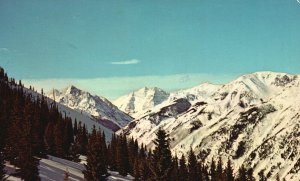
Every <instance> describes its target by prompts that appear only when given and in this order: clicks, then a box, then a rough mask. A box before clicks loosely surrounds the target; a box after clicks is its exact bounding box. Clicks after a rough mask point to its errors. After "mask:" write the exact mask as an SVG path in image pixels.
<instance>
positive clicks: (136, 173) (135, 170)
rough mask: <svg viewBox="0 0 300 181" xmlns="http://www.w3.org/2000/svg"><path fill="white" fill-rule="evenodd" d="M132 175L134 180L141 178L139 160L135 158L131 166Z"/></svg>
mask: <svg viewBox="0 0 300 181" xmlns="http://www.w3.org/2000/svg"><path fill="white" fill-rule="evenodd" d="M133 177H134V180H135V181H139V180H141V175H140V170H139V160H138V159H135V161H134V166H133Z"/></svg>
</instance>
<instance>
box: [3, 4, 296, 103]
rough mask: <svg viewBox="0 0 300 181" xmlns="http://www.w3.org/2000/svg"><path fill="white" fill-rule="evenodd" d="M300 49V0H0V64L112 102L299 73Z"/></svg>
mask: <svg viewBox="0 0 300 181" xmlns="http://www.w3.org/2000/svg"><path fill="white" fill-rule="evenodd" d="M299 47H300V3H298V2H297V0H263V1H262V0H251V1H250V0H248V1H246V0H244V1H241V0H227V1H221V0H199V1H195V0H186V1H177V0H159V1H158V0H152V1H147V0H110V1H106V0H88V1H86V0H43V1H40V0H26V1H17V0H0V65H1V66H3V67H4V68H6V70H7V71H8V72H9V75H10V76H13V77H15V78H17V79H22V80H24V81H25V82H26V83H27V84H29V83H30V84H33V85H34V86H35V87H37V88H38V89H39V88H41V87H44V88H45V89H46V90H47V89H51V88H56V87H57V88H62V87H63V86H65V85H66V84H77V85H78V86H80V87H82V88H85V89H88V90H89V91H91V92H92V93H97V94H100V95H104V96H106V97H108V98H111V99H114V98H116V97H118V96H120V95H122V94H124V93H127V92H129V91H131V90H133V89H136V88H139V87H143V86H144V85H147V86H158V87H162V88H165V89H167V90H174V89H178V88H185V87H191V86H194V85H197V84H200V83H201V82H206V81H208V82H212V83H225V82H228V81H229V80H232V79H233V78H235V77H236V76H238V75H241V74H245V73H251V72H256V71H263V70H269V71H278V72H287V73H292V74H298V73H299V72H300V49H299ZM187 77H188V78H187ZM125 78H126V80H127V81H124V80H125ZM82 82H85V83H82ZM124 82H126V83H124Z"/></svg>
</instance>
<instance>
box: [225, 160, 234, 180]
mask: <svg viewBox="0 0 300 181" xmlns="http://www.w3.org/2000/svg"><path fill="white" fill-rule="evenodd" d="M225 172H226V177H227V181H234V176H233V169H232V165H231V160H230V159H228V161H227V166H226V170H225Z"/></svg>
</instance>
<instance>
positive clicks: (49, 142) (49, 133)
mask: <svg viewBox="0 0 300 181" xmlns="http://www.w3.org/2000/svg"><path fill="white" fill-rule="evenodd" d="M53 132H54V123H53V122H52V121H51V122H49V123H48V125H47V127H46V130H45V139H44V140H45V147H46V150H47V153H48V154H54V133H53Z"/></svg>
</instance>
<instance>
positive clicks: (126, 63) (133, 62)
mask: <svg viewBox="0 0 300 181" xmlns="http://www.w3.org/2000/svg"><path fill="white" fill-rule="evenodd" d="M138 63H140V61H139V60H137V59H131V60H125V61H118V62H111V63H110V64H113V65H132V64H138Z"/></svg>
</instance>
